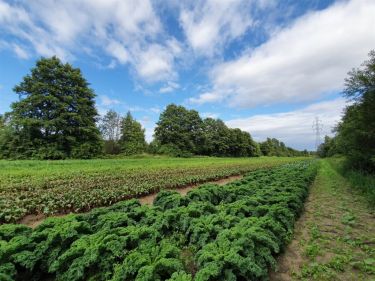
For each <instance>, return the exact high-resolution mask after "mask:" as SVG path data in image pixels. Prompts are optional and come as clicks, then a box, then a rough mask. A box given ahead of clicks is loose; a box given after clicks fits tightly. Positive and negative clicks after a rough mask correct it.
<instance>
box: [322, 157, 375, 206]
mask: <svg viewBox="0 0 375 281" xmlns="http://www.w3.org/2000/svg"><path fill="white" fill-rule="evenodd" d="M329 162H330V164H331V165H332V166H333V167H334V168H335V169H336V170H337V171H338V172H339V173H340V174H341V175H342V176H343V177H345V178H346V179H347V180H348V181H349V183H350V184H351V186H353V187H354V188H355V189H356V190H358V191H359V192H360V193H361V194H362V195H363V196H364V197H365V198H366V200H367V201H368V203H369V205H370V206H371V208H373V209H375V175H374V174H369V173H366V172H362V171H358V170H353V169H350V168H348V165H347V164H346V161H345V158H336V157H334V158H330V159H329Z"/></svg>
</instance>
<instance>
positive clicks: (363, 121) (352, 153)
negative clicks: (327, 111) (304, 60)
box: [336, 50, 375, 172]
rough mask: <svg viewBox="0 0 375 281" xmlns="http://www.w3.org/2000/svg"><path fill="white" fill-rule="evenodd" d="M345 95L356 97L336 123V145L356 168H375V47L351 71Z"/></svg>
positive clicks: (368, 169)
mask: <svg viewBox="0 0 375 281" xmlns="http://www.w3.org/2000/svg"><path fill="white" fill-rule="evenodd" d="M344 95H345V96H346V97H347V98H349V99H351V100H352V101H353V104H352V105H349V106H348V107H347V108H346V110H345V113H344V116H343V119H342V121H341V122H340V123H339V124H338V126H337V129H336V130H337V145H338V146H339V148H340V150H341V151H342V153H343V154H345V155H346V156H347V158H348V160H349V163H350V165H352V166H353V167H354V168H358V169H362V170H367V171H372V172H374V171H375V50H373V51H371V52H370V53H369V59H368V60H367V61H365V62H364V63H363V64H362V66H361V67H360V68H358V69H353V70H352V71H351V72H349V77H348V78H347V79H346V80H345V90H344Z"/></svg>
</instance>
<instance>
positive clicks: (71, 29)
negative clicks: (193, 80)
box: [0, 0, 181, 82]
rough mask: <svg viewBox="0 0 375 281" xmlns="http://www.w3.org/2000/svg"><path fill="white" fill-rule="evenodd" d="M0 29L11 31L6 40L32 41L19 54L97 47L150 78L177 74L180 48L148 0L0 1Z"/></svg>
mask: <svg viewBox="0 0 375 281" xmlns="http://www.w3.org/2000/svg"><path fill="white" fill-rule="evenodd" d="M0 31H1V32H2V33H4V34H8V35H10V36H11V37H9V38H10V39H9V38H8V40H13V38H15V39H16V42H18V41H20V40H21V41H22V43H24V44H26V43H27V44H29V45H30V51H31V52H30V51H29V53H26V51H25V50H23V51H22V50H21V49H20V48H21V47H20V46H18V48H14V50H13V51H14V52H15V53H16V54H17V55H18V56H20V57H23V58H25V57H26V56H30V55H35V54H36V55H41V56H52V55H57V56H58V57H60V58H61V59H63V60H64V61H66V60H71V59H73V58H74V56H75V55H77V54H80V53H83V52H84V53H86V54H89V55H92V54H93V52H92V50H94V49H95V50H96V49H98V48H99V50H101V51H102V52H104V53H106V54H107V55H109V56H110V57H111V58H112V59H115V62H117V63H119V64H130V65H131V66H133V68H134V69H135V70H136V73H137V76H139V77H141V78H142V79H145V80H147V81H151V82H153V81H159V80H164V79H171V78H175V77H176V72H175V70H174V67H175V65H174V64H175V59H176V57H177V56H178V55H179V54H180V53H181V47H180V43H179V42H177V41H176V40H175V39H174V38H173V37H171V36H168V35H165V32H164V30H163V27H162V25H161V23H160V19H159V17H158V16H157V14H156V12H155V10H154V7H153V5H152V2H151V1H150V0H139V1H122V0H107V1H106V0H95V1H94V0H83V1H69V0H62V1H54V0H35V1H24V2H16V3H12V4H8V3H7V2H5V1H3V0H0ZM9 46H11V44H9ZM96 51H97V50H96ZM94 56H96V57H100V56H101V55H100V53H96V54H95V55H94ZM115 62H114V61H113V60H112V61H111V63H110V66H111V67H113V66H114V65H115Z"/></svg>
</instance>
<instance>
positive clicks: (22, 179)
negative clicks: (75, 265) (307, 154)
mask: <svg viewBox="0 0 375 281" xmlns="http://www.w3.org/2000/svg"><path fill="white" fill-rule="evenodd" d="M94 161H95V160H94ZM98 161H102V162H99V163H98V165H97V166H93V167H94V168H98V169H97V170H94V169H88V170H85V169H83V168H86V169H87V167H85V166H84V165H86V163H84V164H82V165H81V166H77V170H71V169H70V170H64V169H63V168H64V166H62V167H61V172H60V171H59V166H57V167H54V166H52V167H53V168H54V169H53V170H50V169H48V170H46V173H45V174H40V173H38V170H37V168H38V167H35V168H34V172H35V175H34V174H32V173H30V172H28V167H27V166H24V167H23V170H21V172H22V173H16V174H14V175H12V173H11V172H9V174H5V173H4V174H2V175H0V223H2V222H3V223H4V222H14V221H17V220H19V219H20V218H22V217H24V216H25V215H27V214H38V213H44V214H56V213H70V212H84V211H88V210H91V209H92V208H94V207H99V206H108V205H111V204H113V203H115V202H118V201H121V200H124V199H128V198H132V197H138V196H140V195H143V194H148V193H152V192H155V191H159V190H161V189H163V188H174V187H178V186H184V185H188V184H195V183H200V182H204V181H208V180H214V179H219V178H223V177H227V176H230V175H234V174H242V173H245V172H248V171H251V170H254V169H257V168H262V167H272V166H275V165H279V164H281V163H283V162H284V163H285V161H289V162H290V161H295V160H293V159H290V158H289V159H284V160H283V159H280V160H277V161H276V160H272V161H269V160H268V159H265V160H264V161H260V162H259V161H258V162H256V161H246V162H244V161H239V160H237V161H238V162H228V163H227V162H223V163H221V162H220V161H219V160H218V161H217V162H218V163H217V164H212V163H211V162H208V161H210V159H208V160H205V159H202V160H200V159H198V161H200V162H199V163H200V165H199V166H198V165H191V166H181V165H179V163H180V162H178V163H172V165H167V164H166V163H164V162H163V160H161V165H158V163H159V162H158V161H156V163H154V162H155V161H154V162H152V161H151V165H154V166H151V167H148V164H149V163H150V161H148V160H145V161H144V162H143V161H142V160H140V162H139V163H140V164H142V163H143V164H144V167H132V166H131V165H129V166H126V164H127V163H126V162H125V163H124V165H114V166H113V167H111V166H107V167H105V169H103V168H100V163H103V164H105V165H108V163H107V162H106V160H98ZM109 161H111V160H109ZM206 161H207V163H206ZM26 163H27V162H26ZM89 163H90V162H89ZM109 163H112V162H109ZM116 163H119V162H116ZM116 163H115V164H116ZM121 163H122V162H120V164H121ZM199 163H198V164H199ZM10 164H11V163H10ZM73 164H74V162H73ZM194 164H195V163H194ZM88 165H90V164H88ZM98 166H99V167H98ZM82 167H83V168H82ZM89 167H90V166H89ZM15 168H17V166H16V167H15ZM80 169H82V170H80ZM15 170H17V169H15Z"/></svg>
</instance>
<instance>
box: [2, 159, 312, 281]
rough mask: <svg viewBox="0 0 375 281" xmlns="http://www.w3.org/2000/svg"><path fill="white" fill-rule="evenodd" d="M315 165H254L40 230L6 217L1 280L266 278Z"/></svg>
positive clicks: (287, 235)
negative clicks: (144, 202)
mask: <svg viewBox="0 0 375 281" xmlns="http://www.w3.org/2000/svg"><path fill="white" fill-rule="evenodd" d="M315 173H316V167H315V165H314V164H312V163H311V162H301V163H295V164H288V165H284V166H281V167H277V168H273V169H268V170H267V169H263V170H257V171H255V172H252V173H249V174H248V175H247V176H246V177H244V178H243V179H242V180H239V181H237V182H233V183H230V184H227V185H224V186H217V185H213V184H208V185H203V186H201V187H199V188H197V189H195V190H192V191H190V192H189V193H188V194H187V196H185V197H182V196H181V195H180V194H177V193H176V192H172V191H169V192H166V191H165V192H162V193H160V194H159V195H158V196H157V198H156V199H155V202H154V206H153V207H148V206H141V205H140V204H139V202H138V201H137V200H135V199H133V200H129V201H124V202H120V203H117V204H115V205H113V206H111V207H108V208H98V209H94V210H93V211H91V212H89V213H86V214H82V215H69V216H67V217H64V218H55V219H48V220H46V221H45V222H43V223H42V224H41V225H39V226H38V227H37V228H35V229H34V230H31V229H30V228H28V227H25V226H20V225H3V226H0V246H1V247H0V264H1V266H0V276H1V278H3V279H4V280H20V279H28V280H47V279H48V280H114V281H115V280H149V281H151V280H175V281H177V280H180V281H191V280H199V281H209V280H267V279H268V270H269V268H270V267H274V266H275V256H276V255H277V254H278V253H279V252H280V251H281V249H282V248H283V247H284V246H285V245H286V243H287V242H288V241H289V239H290V234H291V232H292V230H293V226H294V221H295V219H296V217H297V216H298V214H299V212H300V211H301V209H302V207H303V202H304V199H305V198H306V196H307V190H308V187H309V185H310V184H311V182H312V181H313V179H314V177H315Z"/></svg>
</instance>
